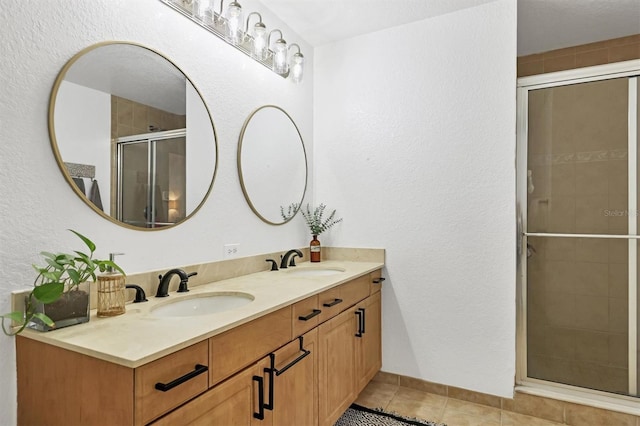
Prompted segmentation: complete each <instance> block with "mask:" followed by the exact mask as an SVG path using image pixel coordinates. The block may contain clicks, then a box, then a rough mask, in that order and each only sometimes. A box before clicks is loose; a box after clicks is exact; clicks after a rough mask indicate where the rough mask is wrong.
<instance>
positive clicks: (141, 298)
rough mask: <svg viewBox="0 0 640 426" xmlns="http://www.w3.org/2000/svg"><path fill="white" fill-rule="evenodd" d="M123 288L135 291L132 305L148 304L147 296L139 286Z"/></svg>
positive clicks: (133, 285)
mask: <svg viewBox="0 0 640 426" xmlns="http://www.w3.org/2000/svg"><path fill="white" fill-rule="evenodd" d="M125 288H131V289H134V290H135V291H136V298H135V300H134V301H133V303H142V302H148V300H147V295H146V294H145V293H144V290H143V289H142V287H140V286H139V285H136V284H127V285H125Z"/></svg>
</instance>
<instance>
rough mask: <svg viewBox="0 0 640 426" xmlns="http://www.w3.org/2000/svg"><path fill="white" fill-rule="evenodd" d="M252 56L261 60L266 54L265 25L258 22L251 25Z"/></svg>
mask: <svg viewBox="0 0 640 426" xmlns="http://www.w3.org/2000/svg"><path fill="white" fill-rule="evenodd" d="M252 37H253V56H254V57H255V58H256V59H259V60H263V59H264V58H265V57H266V56H267V27H265V26H264V24H263V23H261V22H258V23H257V24H256V25H255V26H254V27H253V34H252Z"/></svg>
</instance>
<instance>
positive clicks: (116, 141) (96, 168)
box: [49, 42, 217, 229]
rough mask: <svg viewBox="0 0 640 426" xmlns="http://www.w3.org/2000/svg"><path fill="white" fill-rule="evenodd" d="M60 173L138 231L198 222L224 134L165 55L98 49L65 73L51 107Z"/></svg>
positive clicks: (132, 48)
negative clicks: (196, 215)
mask: <svg viewBox="0 0 640 426" xmlns="http://www.w3.org/2000/svg"><path fill="white" fill-rule="evenodd" d="M49 135H50V137H51V144H52V147H53V151H54V154H55V156H56V160H57V161H58V165H59V166H60V169H61V170H62V172H63V175H64V176H65V179H66V180H67V181H68V182H69V184H70V185H71V187H72V188H73V190H74V191H75V192H76V193H77V194H78V195H79V196H80V197H81V198H82V199H83V200H84V201H85V202H86V203H87V205H89V206H90V207H91V208H92V209H93V210H94V211H96V212H98V213H99V214H100V215H102V216H104V217H106V218H108V219H109V220H111V221H113V222H115V223H118V224H120V225H123V226H125V227H129V228H132V229H162V228H165V227H167V226H173V225H175V224H177V223H180V222H182V221H184V220H186V219H188V218H189V217H190V216H192V215H193V214H194V213H195V212H196V211H197V210H198V209H199V208H200V207H201V206H202V204H203V203H204V201H205V199H206V198H207V196H208V194H209V192H210V191H211V187H212V185H213V181H214V178H215V172H216V165H217V145H216V134H215V129H214V127H213V123H212V121H211V117H210V115H209V111H208V110H207V107H206V105H205V104H204V101H203V100H202V97H201V96H200V94H199V92H198V91H197V89H196V88H195V87H194V86H193V84H192V83H191V81H190V80H189V79H188V78H187V77H186V76H185V75H184V73H183V72H182V71H181V70H180V69H179V68H178V67H176V66H175V65H174V64H173V63H172V62H171V61H169V60H168V59H167V58H165V57H163V56H161V55H160V54H158V53H157V52H155V51H153V50H151V49H149V48H146V47H144V46H140V45H138V44H133V43H127V42H106V43H99V44H96V45H93V46H90V47H88V48H86V49H84V50H83V51H81V52H79V53H78V54H77V55H75V56H74V57H73V58H71V60H70V61H69V62H68V63H67V64H66V65H65V66H64V68H63V69H62V71H61V72H60V74H59V75H58V78H57V79H56V82H55V84H54V87H53V91H52V94H51V101H50V104H49Z"/></svg>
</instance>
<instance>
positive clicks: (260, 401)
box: [253, 376, 264, 420]
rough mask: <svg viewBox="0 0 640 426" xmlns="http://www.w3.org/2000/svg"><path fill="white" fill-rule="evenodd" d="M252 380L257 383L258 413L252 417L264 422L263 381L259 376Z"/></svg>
mask: <svg viewBox="0 0 640 426" xmlns="http://www.w3.org/2000/svg"><path fill="white" fill-rule="evenodd" d="M253 380H254V381H256V382H258V412H257V413H253V417H254V418H256V419H258V420H264V379H263V378H262V377H260V376H253Z"/></svg>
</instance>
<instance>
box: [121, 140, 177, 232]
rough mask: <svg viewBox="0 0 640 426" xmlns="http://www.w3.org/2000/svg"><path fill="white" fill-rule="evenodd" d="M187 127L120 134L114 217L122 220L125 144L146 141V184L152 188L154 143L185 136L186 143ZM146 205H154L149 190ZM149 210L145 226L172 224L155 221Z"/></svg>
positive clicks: (154, 172)
mask: <svg viewBox="0 0 640 426" xmlns="http://www.w3.org/2000/svg"><path fill="white" fill-rule="evenodd" d="M186 137H187V129H186V128H182V129H174V130H164V131H159V132H151V133H142V134H137V135H131V136H122V137H119V138H118V139H117V140H116V217H117V219H118V220H120V221H121V222H124V223H126V222H125V221H124V219H123V217H122V216H123V213H122V184H123V176H122V174H123V171H122V161H123V152H122V151H123V149H124V147H125V146H126V145H129V144H137V143H147V144H149V146H148V148H147V185H148V187H149V188H153V187H154V186H155V184H156V144H157V143H158V142H162V141H164V140H169V139H176V138H185V143H186ZM147 205H148V206H154V205H155V192H154V191H149V193H148V194H147ZM150 210H151V218H150V219H148V221H147V223H146V226H145V228H147V227H152V228H153V227H155V226H158V225H159V226H170V225H174V223H173V222H156V217H155V210H154V209H150Z"/></svg>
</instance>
